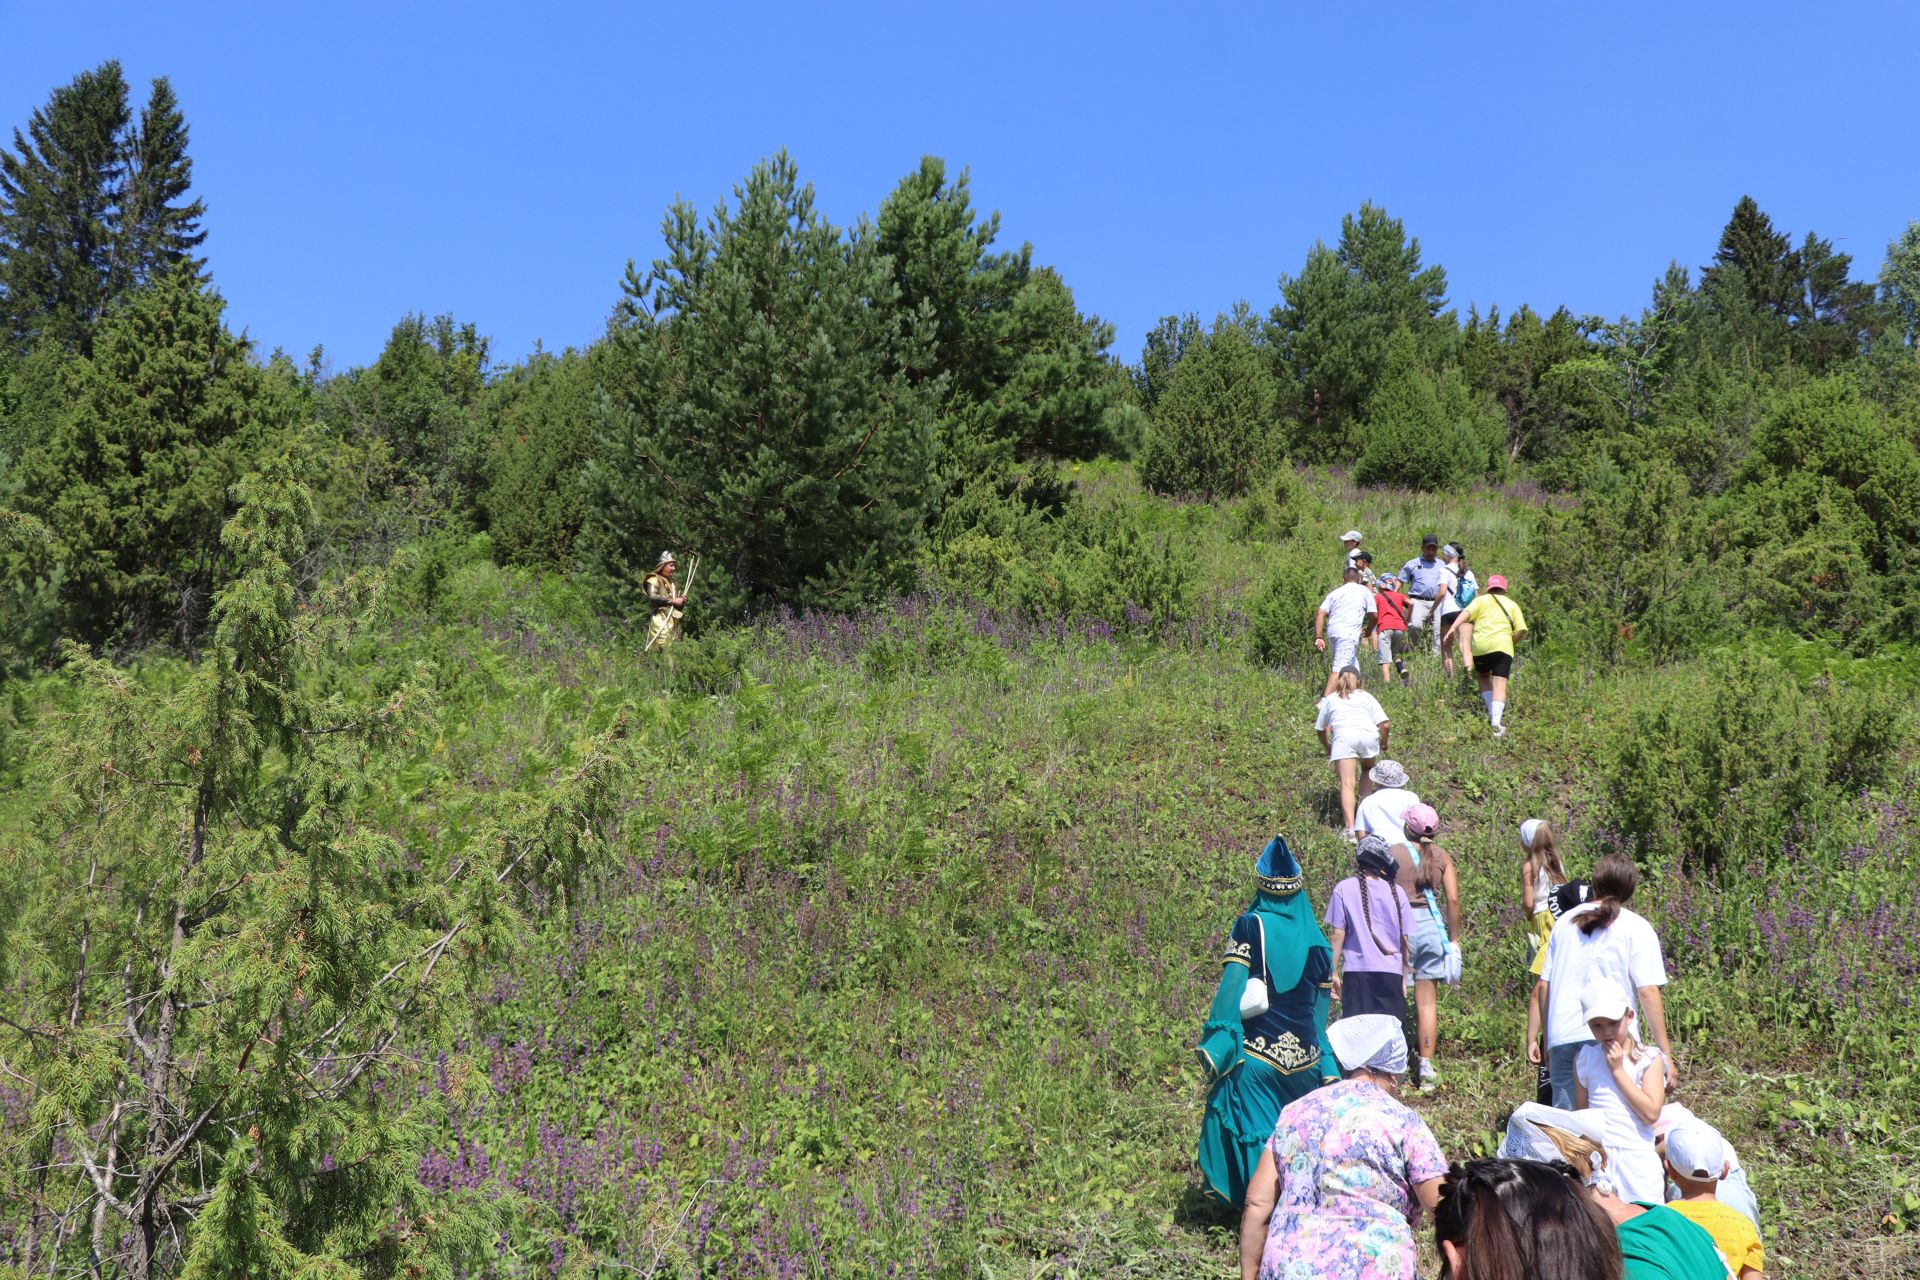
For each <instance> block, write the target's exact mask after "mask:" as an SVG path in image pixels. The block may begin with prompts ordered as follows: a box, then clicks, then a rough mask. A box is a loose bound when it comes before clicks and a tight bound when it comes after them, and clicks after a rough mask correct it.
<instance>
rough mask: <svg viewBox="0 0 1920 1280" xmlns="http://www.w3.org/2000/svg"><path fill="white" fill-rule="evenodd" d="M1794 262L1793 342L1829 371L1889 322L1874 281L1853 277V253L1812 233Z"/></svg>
mask: <svg viewBox="0 0 1920 1280" xmlns="http://www.w3.org/2000/svg"><path fill="white" fill-rule="evenodd" d="M1794 261H1795V264H1796V266H1797V267H1798V268H1799V278H1798V281H1797V286H1798V287H1797V290H1796V296H1795V298H1794V330H1793V336H1794V346H1795V349H1796V353H1797V355H1798V356H1799V358H1800V360H1801V361H1803V362H1804V363H1806V364H1808V365H1810V366H1812V367H1813V369H1814V370H1816V371H1819V372H1824V371H1826V370H1827V369H1830V368H1832V367H1833V366H1834V365H1836V364H1838V363H1840V362H1841V361H1843V360H1846V359H1848V358H1850V357H1852V356H1854V355H1857V354H1859V353H1860V352H1861V351H1862V350H1863V349H1864V348H1865V347H1866V346H1867V344H1868V343H1869V342H1870V341H1871V340H1872V336H1873V333H1874V332H1875V330H1876V329H1878V328H1880V327H1882V326H1883V325H1884V324H1885V321H1884V319H1883V318H1882V316H1881V315H1880V314H1879V311H1880V309H1879V308H1877V307H1875V306H1874V300H1873V285H1872V284H1871V283H1869V282H1867V281H1855V280H1853V279H1852V278H1851V271H1852V267H1853V257H1852V255H1851V254H1845V253H1835V252H1834V249H1833V242H1832V241H1830V240H1823V239H1821V238H1820V237H1819V236H1816V235H1814V234H1813V232H1811V231H1809V232H1807V236H1806V239H1805V240H1804V241H1802V242H1801V245H1800V250H1799V252H1798V253H1797V254H1795V255H1794Z"/></svg>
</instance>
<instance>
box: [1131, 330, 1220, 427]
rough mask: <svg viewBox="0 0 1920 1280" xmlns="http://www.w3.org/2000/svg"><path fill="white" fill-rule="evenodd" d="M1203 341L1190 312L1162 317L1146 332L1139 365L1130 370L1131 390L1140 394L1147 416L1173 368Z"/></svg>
mask: <svg viewBox="0 0 1920 1280" xmlns="http://www.w3.org/2000/svg"><path fill="white" fill-rule="evenodd" d="M1202 339H1203V333H1202V330H1201V328H1200V317H1199V316H1197V315H1195V314H1194V313H1193V312H1191V311H1189V312H1187V314H1185V315H1183V316H1161V317H1160V322H1159V323H1158V324H1156V325H1154V326H1153V328H1152V329H1150V330H1148V331H1147V340H1146V344H1145V345H1144V346H1143V347H1141V349H1140V363H1139V365H1138V366H1137V367H1136V368H1135V369H1134V371H1133V385H1134V389H1135V390H1136V391H1137V392H1139V395H1140V407H1141V408H1143V409H1145V410H1146V411H1147V412H1148V413H1149V414H1151V413H1152V412H1153V410H1154V406H1156V405H1158V404H1159V403H1160V397H1161V395H1162V394H1164V393H1165V391H1166V389H1167V383H1168V382H1169V381H1170V380H1171V379H1172V377H1173V370H1174V366H1175V365H1177V364H1179V363H1180V360H1181V357H1183V356H1185V355H1186V354H1187V352H1188V351H1189V350H1190V349H1192V348H1193V347H1196V346H1199V345H1200V343H1201V341H1202Z"/></svg>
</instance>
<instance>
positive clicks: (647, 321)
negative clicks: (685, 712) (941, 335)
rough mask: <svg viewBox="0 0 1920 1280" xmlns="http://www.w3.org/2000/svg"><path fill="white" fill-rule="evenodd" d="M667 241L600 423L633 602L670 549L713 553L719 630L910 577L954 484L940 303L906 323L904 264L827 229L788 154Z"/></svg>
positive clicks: (619, 583) (607, 491) (603, 563)
mask: <svg viewBox="0 0 1920 1280" xmlns="http://www.w3.org/2000/svg"><path fill="white" fill-rule="evenodd" d="M663 236H664V239H665V241H666V246H667V252H666V256H665V257H664V258H662V259H659V260H657V261H655V262H654V264H653V267H652V269H651V270H650V271H649V272H648V273H647V274H646V276H644V277H641V276H640V275H639V274H638V273H637V272H636V271H634V270H633V269H632V268H629V270H628V274H627V283H626V286H625V288H626V295H627V302H626V306H627V309H628V313H629V323H628V324H627V325H626V326H624V327H623V328H622V329H620V330H619V331H618V332H617V333H616V335H615V338H614V342H615V349H614V351H613V353H611V356H610V358H611V359H612V360H613V361H614V363H615V364H616V366H619V365H624V366H625V368H624V369H619V370H618V372H619V374H620V376H621V377H622V378H623V379H625V380H627V382H628V386H627V387H626V388H625V389H621V390H618V391H615V392H613V393H611V394H609V395H608V396H607V397H605V398H604V399H603V400H602V401H601V402H599V404H598V405H597V406H596V409H595V415H594V416H595V421H596V423H597V429H598V432H599V441H598V444H597V453H598V456H597V458H596V459H595V461H594V463H593V464H592V465H591V466H590V467H589V470H588V479H587V486H588V487H587V493H588V503H587V512H588V528H589V539H590V541H591V543H592V552H593V556H594V558H595V559H596V560H597V562H598V563H599V565H600V567H601V569H602V571H603V573H604V574H605V576H606V578H607V580H608V582H609V585H610V586H611V587H612V589H613V592H614V594H615V596H616V597H617V598H621V599H624V600H625V601H626V603H627V604H629V605H632V604H633V603H634V599H633V593H634V592H635V591H636V590H637V588H638V585H639V582H640V578H641V576H642V575H643V574H644V573H646V572H647V571H648V570H651V569H652V568H653V565H654V560H655V557H656V555H657V554H658V552H659V551H660V549H661V548H662V547H672V548H675V549H676V550H677V551H678V552H679V553H680V554H681V555H683V556H684V555H685V554H686V553H687V552H689V551H698V552H702V553H703V554H704V557H705V558H704V560H703V562H702V568H701V571H700V581H699V582H698V583H697V584H696V589H697V590H698V591H699V592H700V595H701V606H700V609H699V610H698V611H697V613H696V614H695V615H690V616H697V617H699V618H702V619H708V618H714V617H716V616H719V617H724V616H727V615H730V614H731V615H737V614H738V613H740V612H742V611H745V610H747V609H751V608H760V607H765V606H768V605H772V604H779V603H787V604H796V605H803V606H804V605H818V606H828V607H839V606H843V605H852V604H855V603H857V602H859V601H861V600H864V599H867V598H870V597H872V596H874V595H876V594H878V593H882V592H885V591H887V590H890V589H893V588H895V587H898V586H902V585H904V584H905V583H906V582H907V581H908V580H909V575H910V574H911V572H912V565H911V557H912V553H913V551H914V550H915V548H916V547H917V546H918V545H919V543H920V539H921V530H922V527H923V525H924V523H925V520H926V518H927V516H928V514H929V512H930V510H931V508H932V503H933V501H934V499H935V495H936V491H937V488H938V477H937V475H936V472H935V469H934V463H935V459H936V456H937V455H936V449H937V445H936V437H935V427H934V415H935V413H936V411H937V407H938V404H939V400H940V397H941V396H942V395H944V393H945V383H944V382H943V381H942V380H941V379H939V378H934V379H931V380H926V379H924V378H923V379H919V380H916V376H915V375H917V374H921V373H924V371H925V370H927V368H928V367H929V364H930V361H931V359H932V357H933V324H932V323H931V317H930V316H929V314H928V309H927V308H926V307H924V306H923V307H922V308H921V309H920V310H919V312H917V313H916V314H915V315H913V316H908V315H906V314H904V313H903V312H902V311H901V309H900V307H899V305H898V302H899V284H898V282H897V280H896V278H895V275H894V270H895V268H894V262H893V259H891V258H890V257H889V256H887V255H885V254H883V253H881V252H880V251H879V249H878V246H877V243H876V238H875V237H874V236H871V235H857V236H853V237H851V238H849V237H847V236H844V235H842V233H841V232H840V231H839V230H838V229H837V228H835V227H833V226H832V225H831V224H829V223H828V222H827V221H826V220H825V219H824V218H822V217H821V216H820V215H819V213H818V212H817V211H816V209H815V208H814V199H813V189H812V188H811V187H810V186H804V185H802V184H801V182H800V179H799V174H798V172H797V170H796V169H795V166H794V163H793V161H792V160H791V159H790V158H789V157H788V156H787V155H786V154H785V153H784V152H782V153H781V154H780V155H778V156H776V157H775V158H774V159H773V160H771V161H768V162H765V163H762V164H760V165H758V166H756V167H755V168H754V170H753V172H752V174H751V175H750V176H749V177H748V179H747V181H746V183H745V184H744V185H743V186H741V187H737V188H735V207H734V208H732V209H729V208H728V207H727V206H726V205H725V204H722V205H721V206H720V207H719V208H717V209H716V210H715V211H714V213H713V214H712V216H711V217H710V218H709V219H708V220H707V221H706V223H705V224H704V225H703V224H702V223H701V222H700V220H699V218H698V217H697V215H696V214H695V213H694V211H693V209H692V208H691V207H690V206H688V205H686V204H684V203H681V204H676V205H674V206H673V207H672V208H671V209H670V210H669V211H668V213H667V216H666V219H665V225H664V228H663Z"/></svg>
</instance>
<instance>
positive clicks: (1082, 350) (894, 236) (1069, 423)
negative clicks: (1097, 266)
mask: <svg viewBox="0 0 1920 1280" xmlns="http://www.w3.org/2000/svg"><path fill="white" fill-rule="evenodd" d="M999 229H1000V215H999V214H998V213H993V214H989V215H987V216H986V217H984V218H981V219H979V220H978V221H976V220H975V215H974V210H973V204H972V196H971V193H970V190H969V182H968V175H967V174H966V172H965V171H962V172H961V174H960V176H959V177H958V178H957V179H955V180H954V181H952V182H951V183H949V182H948V181H947V169H946V163H945V161H943V160H941V159H939V158H938V157H935V156H927V157H925V158H923V159H922V160H921V161H920V167H919V168H918V169H916V170H915V171H914V172H913V173H910V174H908V175H907V176H906V177H904V178H902V179H901V180H900V184H899V186H898V187H896V188H895V189H894V191H893V193H892V194H891V195H889V196H888V197H887V199H886V200H885V201H884V202H883V203H882V204H881V206H880V212H879V215H878V217H877V218H876V219H875V222H874V225H873V228H872V230H871V235H872V237H873V240H874V245H875V248H877V250H878V251H879V252H880V253H882V254H884V255H886V257H887V258H888V259H890V260H891V262H892V264H893V273H894V279H895V282H896V283H897V284H898V286H899V302H898V305H899V307H900V308H901V310H902V311H903V313H904V314H905V315H906V317H907V318H908V323H909V324H913V323H918V322H919V318H920V317H921V316H922V314H923V313H924V314H925V315H926V316H927V317H928V318H930V319H931V321H932V324H933V334H934V348H933V358H932V361H931V362H930V363H929V364H928V365H927V366H926V367H925V368H924V369H921V370H917V371H915V372H914V374H913V376H914V377H915V378H916V379H917V380H920V381H930V380H933V379H936V378H942V377H944V380H945V389H944V392H943V394H942V396H941V400H940V409H939V415H940V422H941V439H942V442H943V450H942V451H943V454H944V457H943V463H942V465H943V470H944V471H945V472H946V473H947V475H948V478H949V480H950V483H951V487H952V488H953V489H955V490H957V489H959V488H961V487H964V485H965V484H966V483H967V482H968V481H969V480H970V479H971V478H972V477H974V476H975V475H978V474H980V473H982V472H983V471H992V470H997V469H1002V468H1004V466H1005V464H1006V463H1008V462H1010V461H1011V460H1012V459H1013V458H1015V457H1034V456H1049V457H1089V456H1092V455H1093V454H1095V453H1097V452H1099V451H1100V450H1101V449H1102V448H1103V447H1105V446H1106V445H1107V444H1108V443H1109V437H1110V432H1109V431H1108V430H1107V426H1106V414H1107V412H1108V410H1109V409H1110V408H1111V407H1112V406H1113V405H1114V403H1115V400H1116V396H1117V394H1118V392H1119V391H1120V387H1119V385H1118V383H1117V382H1116V379H1115V378H1114V376H1113V371H1112V370H1111V369H1110V368H1109V366H1108V362H1107V360H1106V356H1105V352H1106V349H1107V347H1108V346H1109V345H1111V343H1112V342H1113V329H1112V327H1111V326H1110V325H1106V324H1103V323H1102V322H1101V321H1099V320H1098V319H1096V318H1091V317H1086V316H1083V315H1081V314H1080V312H1079V310H1078V309H1077V308H1076V307H1075V305H1074V301H1073V293H1072V291H1071V290H1070V289H1068V288H1067V286H1066V283H1065V282H1064V281H1063V280H1062V279H1061V278H1060V276H1059V273H1058V272H1055V271H1053V270H1051V269H1049V268H1036V267H1034V266H1033V246H1032V245H1022V246H1021V247H1020V248H1019V249H1018V250H1015V251H1013V252H1010V253H995V252H992V246H993V243H994V239H995V237H996V236H997V235H998V234H999Z"/></svg>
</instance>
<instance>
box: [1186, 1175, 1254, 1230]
mask: <svg viewBox="0 0 1920 1280" xmlns="http://www.w3.org/2000/svg"><path fill="white" fill-rule="evenodd" d="M1173 1225H1174V1226H1175V1227H1178V1228H1179V1229H1180V1230H1182V1231H1184V1232H1186V1233H1187V1234H1188V1235H1194V1236H1206V1237H1209V1238H1213V1237H1217V1236H1219V1234H1220V1233H1221V1232H1227V1233H1228V1234H1230V1235H1234V1236H1238V1234H1239V1231H1240V1211H1239V1210H1237V1209H1235V1208H1234V1207H1233V1206H1232V1205H1230V1204H1228V1203H1226V1201H1224V1200H1222V1199H1220V1197H1219V1196H1216V1195H1212V1194H1210V1193H1209V1192H1207V1191H1206V1190H1204V1189H1203V1188H1201V1187H1199V1186H1196V1185H1194V1184H1192V1183H1189V1184H1188V1185H1187V1189H1186V1190H1185V1191H1183V1192H1182V1193H1181V1195H1180V1199H1179V1200H1178V1201H1177V1202H1176V1203H1175V1204H1174V1206H1173Z"/></svg>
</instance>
